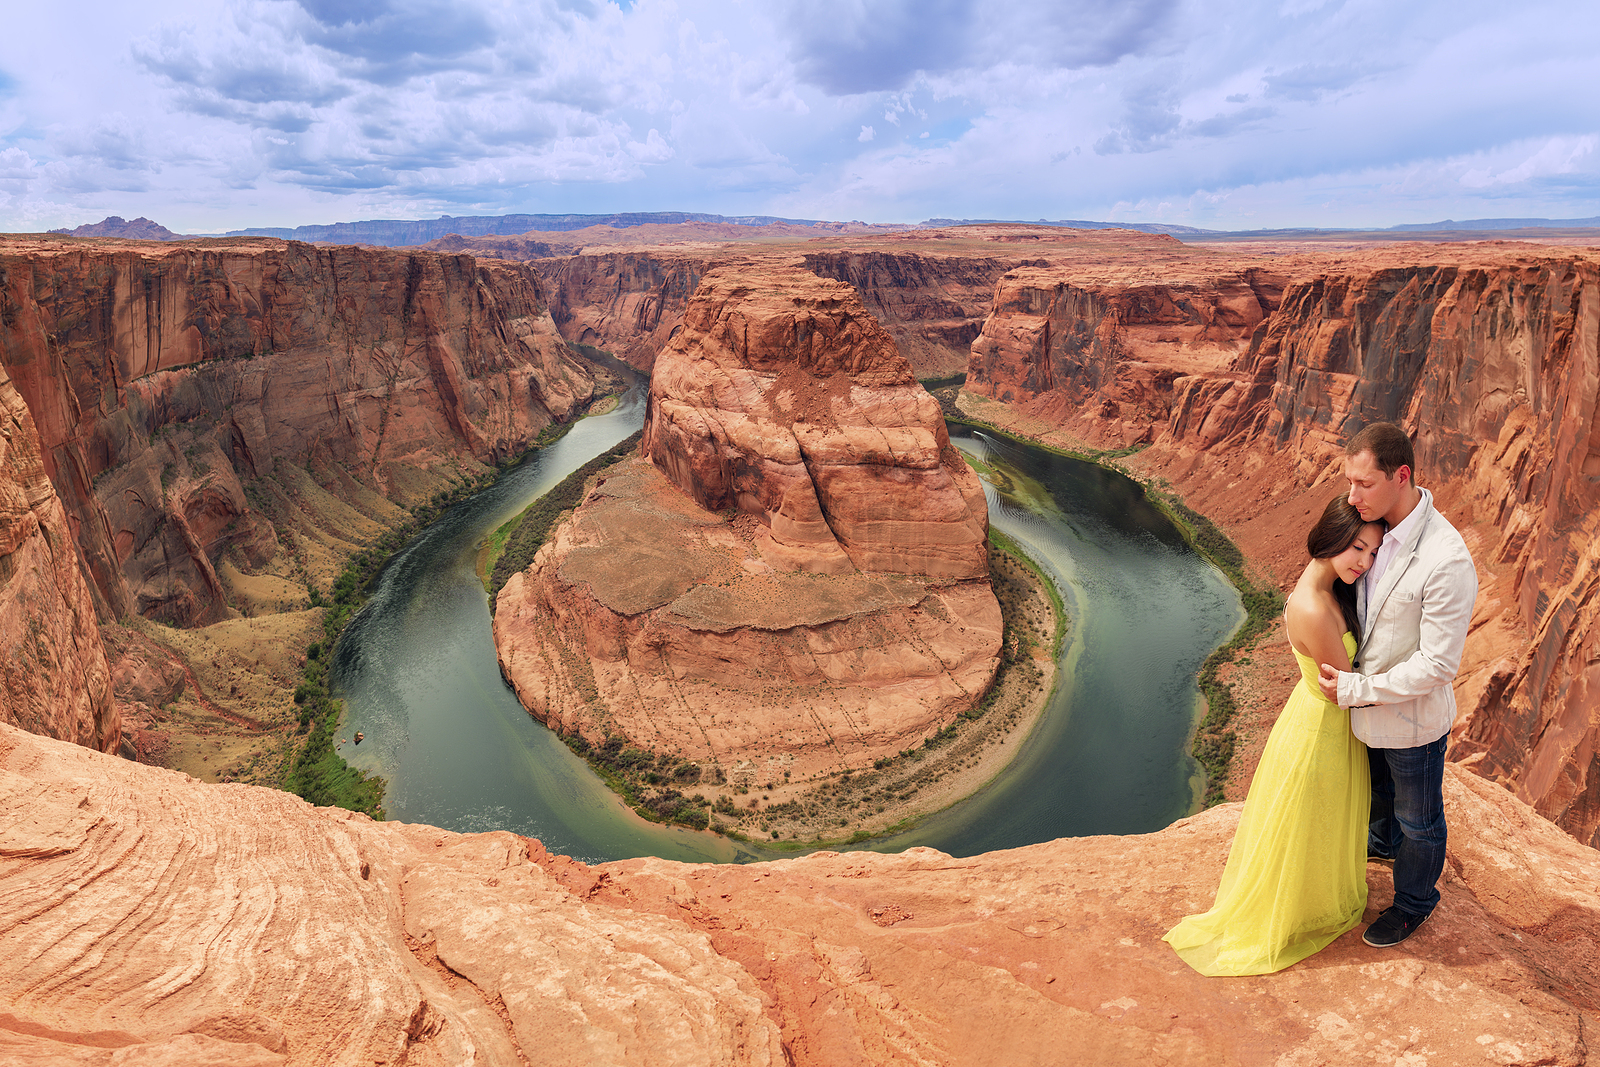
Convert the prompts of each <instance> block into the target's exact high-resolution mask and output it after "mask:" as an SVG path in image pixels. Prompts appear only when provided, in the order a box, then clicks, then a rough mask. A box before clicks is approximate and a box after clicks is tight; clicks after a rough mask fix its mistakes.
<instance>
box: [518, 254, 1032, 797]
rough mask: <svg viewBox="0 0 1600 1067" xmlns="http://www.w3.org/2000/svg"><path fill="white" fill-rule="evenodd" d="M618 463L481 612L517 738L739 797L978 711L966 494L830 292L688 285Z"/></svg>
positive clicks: (993, 605)
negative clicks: (677, 766)
mask: <svg viewBox="0 0 1600 1067" xmlns="http://www.w3.org/2000/svg"><path fill="white" fill-rule="evenodd" d="M642 449H643V452H644V454H645V456H646V457H647V458H648V459H649V460H650V461H651V463H646V462H644V461H643V460H634V461H631V462H630V463H627V464H624V465H623V466H621V467H618V468H613V469H612V470H611V471H609V472H607V474H606V475H605V476H604V477H603V478H602V479H600V480H599V483H598V484H597V485H596V486H594V487H593V489H592V490H591V492H590V493H589V495H588V496H587V497H586V499H585V500H584V502H583V504H582V505H581V506H580V507H579V508H578V509H577V511H576V513H575V514H574V516H573V518H572V519H571V521H569V522H568V523H566V524H564V525H563V526H561V527H559V528H558V529H557V530H555V531H554V532H553V533H552V535H551V537H550V539H549V541H548V542H547V543H546V544H545V545H544V547H543V548H541V549H540V551H539V553H538V555H537V557H536V558H535V560H534V563H533V565H532V566H531V567H530V568H529V569H528V570H526V571H524V572H523V573H522V574H521V575H518V576H516V577H514V578H513V579H512V580H511V581H510V582H508V583H507V584H506V586H505V588H504V589H502V590H501V592H500V595H499V598H498V600H497V602H496V603H497V607H496V612H495V643H496V646H497V648H498V649H499V656H500V663H501V669H502V671H503V672H504V673H505V675H506V677H507V678H508V679H509V680H510V681H511V683H512V685H513V686H514V687H515V688H516V690H517V693H518V696H519V698H520V699H521V700H522V701H523V703H524V705H525V706H527V707H528V708H529V709H530V710H532V711H533V712H534V714H535V715H537V716H538V717H539V718H540V719H541V720H543V721H546V722H549V723H551V724H552V725H553V726H556V727H557V728H559V729H561V730H562V732H564V733H574V732H576V733H581V734H583V735H584V736H585V737H587V738H589V739H590V740H591V741H597V740H600V739H602V738H603V737H604V736H605V735H606V734H608V733H612V732H615V733H619V734H621V735H622V736H625V737H626V738H628V739H629V740H630V742H631V743H633V744H637V745H640V746H643V747H649V748H652V749H658V750H676V751H680V752H682V753H683V754H684V755H685V757H686V758H688V759H692V760H697V761H707V762H709V763H711V764H714V765H717V766H719V767H722V768H724V770H725V772H726V773H728V774H729V775H730V776H732V777H734V778H735V779H736V780H739V781H740V783H741V784H743V781H744V780H746V779H748V780H751V781H771V780H773V779H774V777H775V776H783V775H792V776H794V777H796V778H810V777H811V776H813V775H815V774H818V773H822V772H825V771H835V770H840V769H844V768H857V767H861V766H864V765H870V764H871V763H872V762H873V760H874V759H876V758H878V757H880V756H886V755H893V754H895V753H896V752H899V751H900V750H902V749H905V748H908V747H912V746H914V745H916V744H918V743H920V742H921V741H922V740H923V739H925V738H926V737H927V736H928V735H930V734H931V733H932V732H933V731H935V730H937V729H939V728H941V727H942V726H944V725H945V724H947V723H948V722H950V721H951V720H952V719H953V718H954V717H955V716H956V715H958V714H960V713H961V712H963V711H965V710H967V709H969V708H971V707H972V706H973V705H974V704H975V703H976V702H977V700H978V699H979V698H980V697H981V696H982V694H983V692H984V690H985V689H986V688H987V687H988V685H989V683H990V681H991V680H992V679H993V677H994V672H995V670H996V668H997V666H998V658H997V656H998V652H999V642H1000V635H1001V628H1002V627H1001V620H1000V611H999V605H998V602H997V601H996V599H995V596H994V593H993V590H992V589H991V588H990V585H989V579H988V559H987V548H986V538H987V532H988V511H987V506H986V504H985V501H984V494H983V488H982V485H981V484H980V483H979V481H978V479H977V476H976V475H975V474H974V473H973V472H972V471H971V469H970V468H968V466H967V465H966V463H964V462H963V461H962V460H961V458H960V456H959V454H958V453H957V452H956V451H955V449H953V448H952V447H951V445H950V441H949V437H948V435H947V433H946V432H945V428H944V421H943V418H942V416H941V414H940V412H939V409H938V406H937V404H935V402H934V401H933V399H932V398H931V397H929V396H928V394H927V393H926V392H925V391H924V390H923V389H922V387H921V386H919V385H918V384H917V383H916V381H915V379H914V378H913V377H912V374H911V368H910V366H909V364H907V363H906V361H905V360H904V359H902V358H901V357H900V356H899V355H898V354H897V353H896V351H895V347H894V342H893V341H892V340H891V339H890V338H889V336H888V335H887V334H886V333H885V332H884V330H883V328H882V327H881V326H879V325H878V323H877V321H876V320H875V319H874V318H873V317H872V316H871V315H869V314H867V312H866V311H865V309H864V308H863V307H862V305H861V302H860V300H859V298H858V297H857V296H856V293H855V290H854V289H852V288H851V287H850V286H848V285H845V284H844V283H841V282H834V281H827V280H825V279H822V278H819V277H817V276H816V275H815V274H812V273H810V272H808V271H805V270H802V269H799V268H794V267H791V268H788V269H786V270H783V269H775V268H774V267H772V266H771V265H768V264H759V265H746V266H743V267H727V268H723V269H720V270H718V271H714V272H713V273H711V274H709V275H707V276H706V277H705V279H703V280H702V281H701V283H700V286H699V288H698V290H697V291H696V293H695V296H694V299H693V301H691V303H690V306H689V309H688V311H687V312H686V314H685V316H684V326H683V329H682V331H681V332H680V333H679V335H678V336H677V337H676V338H675V339H674V340H673V342H672V343H671V344H670V345H669V346H668V347H667V349H666V351H664V352H663V353H662V354H661V355H660V357H659V358H658V359H657V360H656V363H655V371H654V373H653V375H652V377H651V385H650V403H649V408H648V412H647V415H646V421H645V433H644V442H643V446H642ZM652 463H653V464H654V465H653V466H652V465H651V464H652Z"/></svg>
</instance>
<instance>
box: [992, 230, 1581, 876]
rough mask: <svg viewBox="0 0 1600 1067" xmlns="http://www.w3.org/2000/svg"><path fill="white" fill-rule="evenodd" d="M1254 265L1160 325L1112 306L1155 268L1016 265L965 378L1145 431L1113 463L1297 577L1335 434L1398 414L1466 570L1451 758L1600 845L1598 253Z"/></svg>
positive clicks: (1393, 254)
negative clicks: (1140, 446) (1162, 483)
mask: <svg viewBox="0 0 1600 1067" xmlns="http://www.w3.org/2000/svg"><path fill="white" fill-rule="evenodd" d="M1255 262H1256V260H1255V259H1254V258H1252V257H1251V256H1249V255H1247V254H1244V253H1239V254H1237V255H1230V256H1224V257H1222V260H1221V262H1220V267H1219V266H1211V267H1208V268H1207V269H1209V270H1212V271H1213V272H1214V273H1216V277H1217V278H1218V281H1217V284H1215V285H1214V286H1212V287H1211V288H1209V289H1203V290H1202V291H1200V292H1197V293H1193V294H1191V295H1189V296H1187V297H1186V298H1185V299H1183V300H1178V299H1173V300H1171V301H1169V302H1168V305H1165V306H1169V308H1170V309H1176V310H1168V311H1165V312H1163V313H1162V314H1163V315H1165V316H1166V317H1167V318H1170V319H1173V320H1174V321H1173V322H1172V323H1171V324H1170V325H1168V326H1165V327H1151V326H1148V325H1139V323H1142V322H1146V321H1147V320H1148V316H1147V317H1146V319H1141V320H1138V322H1135V321H1134V320H1133V319H1132V318H1131V317H1130V315H1129V314H1128V313H1127V312H1126V310H1119V309H1126V308H1127V307H1128V306H1130V305H1139V306H1140V307H1144V308H1154V307H1156V302H1154V301H1153V300H1151V301H1146V297H1147V296H1148V294H1149V293H1150V290H1149V288H1148V286H1147V285H1145V283H1144V282H1140V283H1139V285H1129V286H1126V287H1122V288H1119V287H1117V286H1116V285H1114V284H1111V282H1112V281H1114V279H1108V278H1105V277H1100V278H1096V279H1094V280H1093V283H1092V284H1090V283H1089V282H1086V281H1085V280H1084V279H1083V278H1082V277H1079V276H1077V275H1076V274H1074V273H1073V272H1071V271H1064V272H1063V271H1058V272H1057V275H1058V276H1057V277H1056V278H1055V279H1054V280H1053V281H1052V280H1051V277H1050V272H1049V271H1038V270H1034V271H1017V272H1013V274H1012V275H1008V276H1007V278H1006V279H1003V280H1002V282H1001V283H1000V287H999V292H998V293H997V296H996V311H995V314H994V315H993V316H991V318H990V321H989V322H988V323H987V324H986V325H985V327H984V334H983V335H982V336H980V338H979V339H978V340H977V341H975V342H974V344H973V354H972V368H971V377H970V378H969V382H973V383H976V384H974V385H969V388H975V389H976V390H977V391H978V392H979V393H980V394H981V395H983V396H988V397H993V398H997V399H1002V400H1006V401H1008V402H1009V403H1010V404H1012V405H1013V406H1014V408H1015V410H1016V411H1018V412H1019V413H1021V414H1022V415H1024V416H1026V417H1027V418H1030V419H1033V420H1035V422H1036V423H1042V424H1046V425H1053V426H1057V427H1061V428H1063V429H1065V430H1066V431H1068V432H1070V433H1072V434H1073V435H1075V436H1078V437H1080V438H1082V439H1085V440H1089V441H1094V442H1103V443H1105V444H1108V445H1112V446H1116V445H1121V444H1124V443H1128V442H1133V441H1146V442H1150V447H1149V448H1148V449H1146V450H1145V451H1143V452H1141V453H1139V454H1138V455H1137V456H1135V457H1133V458H1131V459H1129V460H1126V461H1124V462H1127V463H1130V464H1132V465H1133V466H1135V467H1136V468H1137V469H1139V470H1141V471H1144V472H1146V473H1148V474H1150V475H1153V476H1159V477H1163V478H1166V479H1168V480H1169V481H1171V482H1173V483H1174V484H1175V485H1176V486H1177V487H1178V488H1179V489H1180V490H1181V491H1182V492H1183V493H1184V494H1185V495H1186V497H1187V498H1188V500H1189V503H1190V504H1192V505H1193V506H1195V507H1197V508H1199V509H1200V510H1202V511H1204V512H1206V513H1207V514H1208V515H1211V516H1213V517H1215V518H1217V519H1219V520H1221V521H1223V523H1224V525H1225V526H1227V527H1228V528H1229V529H1230V532H1232V533H1233V534H1234V536H1235V537H1236V539H1237V540H1238V541H1239V543H1240V544H1241V545H1242V546H1243V547H1244V548H1245V550H1246V553H1247V555H1249V556H1250V557H1252V558H1253V559H1256V560H1259V561H1260V562H1262V563H1264V564H1267V565H1269V566H1271V567H1273V568H1274V570H1275V571H1276V572H1277V574H1278V575H1279V577H1280V578H1282V579H1283V580H1286V581H1287V580H1288V579H1289V578H1291V577H1292V575H1293V574H1294V573H1297V572H1298V569H1299V567H1300V565H1301V562H1302V561H1303V540H1302V539H1303V536H1304V531H1305V529H1306V527H1307V525H1309V523H1310V521H1311V516H1312V515H1314V513H1315V512H1316V511H1318V510H1320V508H1321V506H1322V504H1323V503H1325V502H1326V500H1327V498H1328V497H1329V496H1332V495H1333V494H1334V493H1336V492H1338V491H1339V486H1340V482H1339V463H1340V461H1341V457H1342V454H1343V442H1344V440H1345V439H1346V438H1348V437H1349V435H1351V434H1352V433H1354V432H1355V431H1356V430H1358V429H1360V428H1361V427H1362V426H1364V425H1366V424H1368V423H1370V422H1374V421H1379V420H1395V421H1398V422H1400V423H1401V424H1402V425H1403V426H1405V427H1406V429H1407V430H1408V431H1409V432H1410V433H1411V434H1412V436H1413V439H1414V440H1415V442H1416V446H1417V455H1418V472H1417V475H1418V482H1419V484H1422V485H1425V486H1428V487H1429V488H1431V489H1433V490H1434V491H1435V492H1436V494H1437V496H1438V502H1439V504H1440V505H1441V506H1442V508H1443V510H1444V512H1445V514H1446V515H1447V516H1448V517H1449V518H1450V519H1451V521H1452V522H1454V523H1455V524H1456V525H1457V526H1458V527H1460V528H1461V529H1462V532H1463V533H1464V535H1465V536H1466V537H1467V540H1468V543H1469V545H1470V546H1471V547H1472V549H1473V555H1474V558H1475V560H1476V562H1477V565H1478V572H1479V581H1480V592H1479V599H1478V604H1477V609H1476V613H1475V616H1474V619H1473V629H1472V632H1471V635H1470V636H1469V638H1468V643H1467V653H1466V658H1465V661H1464V664H1463V669H1462V673H1461V675H1460V677H1459V678H1458V679H1457V682H1456V695H1457V702H1458V704H1459V706H1460V708H1461V716H1460V718H1459V719H1458V721H1457V723H1456V726H1455V729H1454V730H1453V731H1452V737H1453V744H1452V748H1451V758H1452V759H1456V760H1461V761H1465V762H1466V763H1467V764H1468V765H1470V766H1472V767H1473V768H1474V769H1475V770H1477V771H1478V772H1479V773H1480V774H1484V775H1486V776H1488V777H1491V778H1493V779H1494V780H1496V781H1499V782H1502V783H1504V784H1505V785H1506V786H1508V787H1509V788H1511V789H1512V790H1513V791H1514V792H1515V793H1516V794H1517V795H1518V796H1520V797H1522V798H1523V799H1525V800H1527V801H1528V802H1529V803H1531V804H1533V805H1534V806H1535V807H1536V808H1538V810H1539V811H1540V812H1542V813H1544V814H1545V815H1547V816H1549V817H1550V818H1551V819H1553V820H1554V821H1556V822H1557V823H1558V824H1560V825H1561V826H1563V827H1565V828H1566V829H1567V830H1569V831H1570V832H1571V833H1573V834H1574V835H1575V836H1577V837H1578V838H1579V839H1580V840H1583V841H1586V842H1588V843H1590V844H1595V845H1600V666H1597V664H1600V625H1597V623H1600V615H1597V612H1600V606H1597V605H1600V414H1597V413H1600V359H1597V348H1596V337H1597V335H1600V298H1597V283H1600V274H1597V268H1600V263H1597V261H1596V260H1595V259H1594V257H1593V256H1592V255H1590V254H1588V253H1585V252H1576V253H1575V252H1573V251H1571V250H1569V249H1554V248H1540V247H1537V246H1526V245H1511V244H1507V245H1500V246H1495V245H1470V246H1449V245H1443V246H1419V245H1395V246H1386V247H1381V248H1373V249H1368V250H1361V251H1357V252H1342V253H1340V254H1339V255H1311V254H1301V255H1297V256H1291V257H1284V258H1283V260H1282V261H1281V262H1279V263H1277V264H1275V265H1274V269H1275V270H1276V271H1277V272H1278V273H1277V274H1276V275H1275V277H1276V278H1277V280H1275V281H1272V283H1271V285H1265V284H1262V283H1261V279H1262V278H1263V275H1260V274H1253V273H1252V271H1253V270H1258V269H1264V268H1257V267H1256V265H1255ZM1221 268H1227V269H1221ZM1229 271H1231V272H1232V273H1229ZM1190 273H1191V274H1192V272H1190ZM1189 280H1190V283H1191V284H1192V283H1193V281H1194V279H1193V278H1192V277H1190V279H1189ZM1170 291H1171V290H1169V292H1170ZM1247 294H1254V299H1252V298H1251V297H1250V296H1248V295H1247ZM1207 309H1211V310H1207ZM1229 309H1231V310H1229ZM1201 312H1204V314H1201ZM1180 313H1181V314H1180ZM1179 318H1182V319H1183V322H1185V323H1188V325H1183V324H1182V323H1179V322H1178V321H1177V319H1179ZM1208 318H1209V321H1208ZM1161 329H1169V330H1171V331H1172V332H1171V335H1170V336H1168V337H1167V338H1166V339H1165V340H1162V335H1161V334H1160V330H1161ZM1185 330H1189V331H1191V332H1192V333H1193V335H1194V338H1195V340H1188V339H1187V337H1188V335H1187V334H1185V332H1184V331H1185ZM1152 336H1154V339H1153V340H1152ZM1047 354H1048V355H1047Z"/></svg>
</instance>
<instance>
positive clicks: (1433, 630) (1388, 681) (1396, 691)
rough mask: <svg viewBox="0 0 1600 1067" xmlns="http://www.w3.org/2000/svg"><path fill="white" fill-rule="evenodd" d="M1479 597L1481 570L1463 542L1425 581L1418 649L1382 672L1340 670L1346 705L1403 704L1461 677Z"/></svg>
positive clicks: (1341, 692)
mask: <svg viewBox="0 0 1600 1067" xmlns="http://www.w3.org/2000/svg"><path fill="white" fill-rule="evenodd" d="M1477 597H1478V572H1477V570H1476V569H1475V568H1474V567H1473V565H1472V557H1471V555H1469V554H1468V552H1467V549H1466V545H1464V544H1458V545H1457V546H1456V549H1455V551H1452V552H1450V553H1449V554H1448V555H1446V556H1445V558H1444V559H1442V560H1440V561H1439V563H1438V564H1437V565H1435V566H1434V568H1433V570H1432V571H1431V572H1429V574H1428V576H1427V578H1426V579H1425V580H1424V582H1423V585H1422V618H1421V624H1420V627H1419V637H1420V640H1419V642H1418V645H1417V650H1416V651H1415V652H1413V653H1411V655H1409V656H1407V657H1406V658H1405V659H1403V660H1401V661H1400V662H1399V663H1397V664H1395V665H1394V666H1393V667H1391V668H1389V669H1388V670H1387V671H1384V672H1383V673H1382V674H1355V673H1352V672H1348V671H1342V672H1340V674H1339V704H1340V706H1342V707H1347V708H1348V707H1358V706H1361V705H1363V704H1398V703H1401V702H1402V701H1407V700H1415V699H1417V698H1418V697H1421V696H1424V695H1426V694H1427V693H1429V692H1431V691H1433V690H1435V689H1437V688H1439V687H1440V686H1443V685H1449V684H1450V683H1451V682H1453V681H1455V677H1456V672H1457V671H1459V670H1460V669H1461V653H1462V650H1463V649H1464V648H1465V647H1466V643H1467V626H1468V624H1469V623H1471V621H1472V605H1473V603H1474V601H1476V600H1477Z"/></svg>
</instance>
